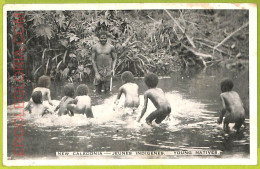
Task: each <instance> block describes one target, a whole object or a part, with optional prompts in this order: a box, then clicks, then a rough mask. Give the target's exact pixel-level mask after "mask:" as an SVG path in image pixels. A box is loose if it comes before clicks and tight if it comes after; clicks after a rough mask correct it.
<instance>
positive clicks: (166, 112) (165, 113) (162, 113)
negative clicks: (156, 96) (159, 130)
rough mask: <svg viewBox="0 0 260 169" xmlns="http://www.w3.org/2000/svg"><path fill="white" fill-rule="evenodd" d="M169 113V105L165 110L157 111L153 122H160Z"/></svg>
mask: <svg viewBox="0 0 260 169" xmlns="http://www.w3.org/2000/svg"><path fill="white" fill-rule="evenodd" d="M170 113H171V108H170V107H168V108H167V109H165V110H160V111H159V115H158V116H157V118H156V119H155V122H156V123H157V124H160V123H161V122H162V121H163V120H164V119H165V118H166V117H167V116H168V115H169V114H170Z"/></svg>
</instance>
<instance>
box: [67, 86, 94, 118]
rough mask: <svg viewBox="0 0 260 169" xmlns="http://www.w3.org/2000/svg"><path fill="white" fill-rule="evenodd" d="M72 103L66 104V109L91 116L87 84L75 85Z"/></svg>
mask: <svg viewBox="0 0 260 169" xmlns="http://www.w3.org/2000/svg"><path fill="white" fill-rule="evenodd" d="M73 103H74V104H68V106H67V109H68V110H70V111H71V112H73V113H77V114H86V116H87V118H93V117H94V116H93V113H92V108H91V99H90V97H89V96H88V86H87V85H85V84H81V85H79V86H78V87H77V97H76V98H75V99H74V101H73Z"/></svg>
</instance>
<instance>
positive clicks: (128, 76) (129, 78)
mask: <svg viewBox="0 0 260 169" xmlns="http://www.w3.org/2000/svg"><path fill="white" fill-rule="evenodd" d="M121 79H122V81H123V82H125V83H131V82H133V81H134V75H133V74H132V72H130V71H125V72H124V73H122V75H121Z"/></svg>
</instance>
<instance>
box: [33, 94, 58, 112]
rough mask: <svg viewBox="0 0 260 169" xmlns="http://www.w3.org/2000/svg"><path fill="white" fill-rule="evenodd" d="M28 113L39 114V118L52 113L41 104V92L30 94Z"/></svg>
mask: <svg viewBox="0 0 260 169" xmlns="http://www.w3.org/2000/svg"><path fill="white" fill-rule="evenodd" d="M29 106H30V107H29V110H30V113H32V114H39V115H41V116H43V115H45V114H47V113H53V111H51V110H50V109H49V108H48V107H47V106H45V105H43V104H42V92H40V91H35V92H33V94H32V102H31V104H30V105H29Z"/></svg>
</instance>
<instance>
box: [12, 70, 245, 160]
mask: <svg viewBox="0 0 260 169" xmlns="http://www.w3.org/2000/svg"><path fill="white" fill-rule="evenodd" d="M223 77H230V78H232V79H233V81H234V91H237V92H238V93H239V95H240V96H241V99H242V101H243V103H244V106H245V110H246V114H247V118H246V124H247V127H248V128H246V129H242V130H241V131H240V132H239V133H238V134H237V133H236V132H235V131H233V130H231V131H230V132H224V131H223V130H222V125H218V124H217V123H216V120H217V117H218V111H219V110H220V109H221V103H220V99H219V94H220V86H219V84H220V81H221V79H222V78H223ZM136 83H137V84H138V85H139V87H140V98H141V105H142V103H143V93H144V91H145V90H147V88H146V86H145V85H144V82H143V79H141V78H140V79H136ZM121 85H122V83H121V81H120V80H114V82H113V92H112V93H111V94H102V95H96V94H95V93H94V92H93V87H92V85H89V88H90V97H91V99H92V105H93V107H92V109H93V114H94V116H95V118H94V119H87V118H86V117H85V116H83V115H75V116H74V117H69V116H62V117H58V116H57V115H47V116H45V117H38V116H32V115H28V113H26V115H25V117H24V119H25V122H24V126H23V128H24V131H25V134H24V141H23V143H24V146H25V155H24V156H21V157H17V156H15V157H14V156H13V155H12V154H13V150H14V147H13V140H14V134H13V130H14V125H13V119H14V113H15V110H14V109H12V107H13V106H12V105H9V106H8V124H7V125H8V126H7V136H8V137H7V140H8V145H7V148H8V158H9V159H18V158H19V159H20V158H21V159H23V158H24V159H28V158H30V159H31V158H32V159H55V158H58V157H56V155H55V153H56V151H60V152H62V151H87V152H89V151H90V152H91V151H175V150H208V149H213V150H220V151H222V153H221V155H220V156H213V157H211V158H249V155H250V152H249V145H250V142H249V140H250V137H249V120H248V118H249V82H248V70H242V71H237V70H233V71H231V70H223V69H211V70H210V69H209V70H203V71H200V72H197V71H194V70H190V71H184V72H176V73H173V74H172V75H171V76H169V77H161V78H160V80H159V84H158V87H160V88H162V89H163V90H164V91H165V93H166V96H167V98H168V99H169V101H170V104H171V107H172V112H171V115H170V119H167V120H165V121H163V123H162V124H160V126H159V127H150V126H148V125H146V124H145V117H146V116H147V115H149V113H150V112H151V111H153V110H154V109H155V108H154V106H153V105H152V103H151V102H149V103H148V109H147V112H146V114H145V116H144V117H143V119H142V121H141V122H140V123H137V122H136V120H135V119H136V117H137V116H139V115H140V111H139V112H138V114H137V115H129V116H125V114H126V112H127V110H123V109H122V108H120V107H117V108H116V110H115V111H114V110H113V108H114V106H113V102H114V100H115V98H116V94H117V89H118V88H119V87H120V86H121ZM62 93H63V92H62V88H61V87H60V84H52V87H51V95H52V99H53V100H58V99H60V98H61V97H62ZM29 95H30V94H29ZM8 99H9V101H10V100H11V98H10V97H9V98H8ZM27 100H28V98H27ZM54 102H55V103H56V104H58V101H54ZM122 103H123V98H121V104H122ZM232 126H233V124H231V125H230V128H232ZM85 158H96V157H85ZM116 158H124V156H119V157H116ZM127 158H135V157H133V156H132V157H131V156H130V157H129V156H128V157H127ZM145 158H154V157H149V156H147V157H145ZM156 158H182V156H167V157H165V156H164V157H156ZM198 158H200V157H198Z"/></svg>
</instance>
